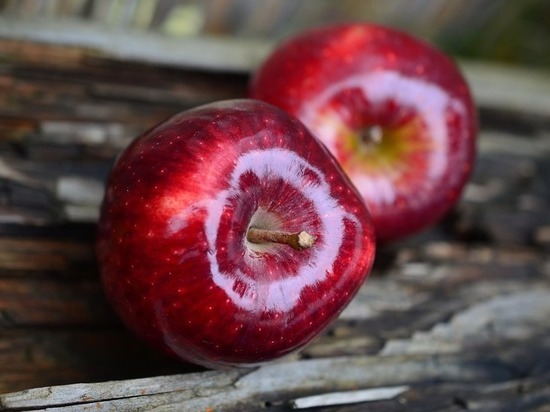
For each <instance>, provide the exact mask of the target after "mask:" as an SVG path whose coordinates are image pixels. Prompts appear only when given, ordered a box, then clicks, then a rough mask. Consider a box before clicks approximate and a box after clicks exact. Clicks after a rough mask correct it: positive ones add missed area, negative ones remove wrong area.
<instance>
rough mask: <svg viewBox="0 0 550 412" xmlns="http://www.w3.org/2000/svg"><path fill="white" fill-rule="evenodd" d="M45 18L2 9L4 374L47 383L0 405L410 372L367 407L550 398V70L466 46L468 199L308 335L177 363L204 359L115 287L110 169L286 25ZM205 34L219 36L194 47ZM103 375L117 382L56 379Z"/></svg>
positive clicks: (218, 398) (252, 394)
mask: <svg viewBox="0 0 550 412" xmlns="http://www.w3.org/2000/svg"><path fill="white" fill-rule="evenodd" d="M33 24H34V23H33ZM40 24H42V23H40ZM40 24H39V25H38V26H34V27H31V26H32V25H30V24H27V23H24V24H22V25H20V26H19V27H17V28H13V27H12V26H13V24H12V23H10V25H4V20H1V19H0V54H1V55H2V61H0V393H6V392H13V391H17V390H20V389H28V388H32V387H34V388H36V387H41V386H44V387H45V389H31V390H29V391H24V392H17V393H12V394H4V395H0V405H2V406H1V407H0V409H2V408H16V409H17V408H20V409H22V410H25V409H28V408H38V409H41V408H51V409H49V410H78V411H80V410H86V409H97V408H99V409H100V410H141V409H143V410H158V411H160V410H181V409H184V408H186V407H187V408H190V409H191V410H194V409H197V408H199V409H201V408H202V409H203V410H207V409H208V408H220V409H224V410H243V411H246V410H258V409H260V408H264V407H266V405H269V407H270V409H271V410H288V408H290V407H291V405H292V402H293V401H294V400H296V399H298V398H302V397H304V396H308V395H314V394H326V393H331V392H335V391H340V390H345V391H348V390H357V389H370V388H377V387H378V388H379V387H384V386H395V385H398V384H404V385H407V386H408V387H409V389H408V390H407V391H406V392H403V393H402V394H400V395H399V396H397V397H395V398H393V399H388V400H379V401H375V402H372V403H370V404H369V410H373V411H391V410H396V409H399V408H403V407H406V409H407V410H413V411H414V410H418V411H423V410H426V409H427V407H428V406H430V407H432V408H440V409H443V410H449V411H451V410H457V411H458V410H464V409H465V408H467V409H470V410H484V411H486V410H489V411H490V410H502V409H503V406H506V407H509V409H510V410H514V408H516V409H515V410H529V408H531V409H536V408H542V405H545V404H547V403H550V393H549V392H550V389H549V388H550V383H549V380H548V374H547V371H548V370H549V369H550V365H549V359H548V356H547V353H549V345H550V342H549V338H550V331H549V327H548V324H547V322H545V321H544V320H545V319H547V318H548V315H549V307H548V303H547V296H548V293H549V292H550V260H549V254H548V251H549V249H548V245H549V241H548V239H549V238H550V236H548V233H547V232H548V228H549V227H550V215H549V214H548V210H549V208H550V185H548V182H549V181H550V180H549V179H550V168H549V165H548V158H549V156H550V120H549V119H550V112H549V111H548V110H549V109H548V108H549V107H550V104H548V101H547V99H548V96H550V93H548V91H550V80H549V78H548V75H547V74H545V73H534V72H531V71H523V70H519V69H512V68H503V67H496V66H492V65H486V64H478V63H472V62H461V65H462V67H463V69H464V71H465V73H466V76H467V77H468V79H469V80H470V83H471V84H472V86H473V91H474V94H475V96H476V99H477V101H478V103H479V106H480V109H481V126H482V131H481V135H480V140H479V157H478V161H477V164H476V169H475V173H474V176H473V177H472V180H471V182H470V184H469V185H468V187H467V190H466V192H465V194H464V196H463V199H462V201H461V203H460V204H459V205H458V207H457V209H456V210H455V211H454V212H453V213H452V214H451V215H450V216H449V217H448V218H447V219H446V220H445V221H443V222H442V223H441V224H439V225H437V226H435V227H433V228H431V229H430V230H426V231H425V232H423V233H421V234H419V235H417V236H414V237H413V238H410V239H407V240H404V241H402V242H399V243H396V244H394V245H388V246H385V247H383V248H381V249H380V251H379V253H378V256H377V262H376V268H375V271H374V273H373V275H372V276H371V279H370V280H369V281H368V282H367V283H366V285H365V286H364V287H363V288H361V290H360V292H359V294H358V296H357V297H356V299H354V301H353V302H352V303H351V304H350V306H349V307H348V308H347V309H346V310H345V311H344V312H343V314H342V316H341V317H340V319H339V320H338V321H337V322H335V323H334V324H333V325H332V326H331V327H330V329H329V330H327V331H326V333H325V334H323V335H322V336H321V337H319V338H318V339H316V340H315V341H314V342H312V344H311V345H309V346H308V347H307V348H306V349H305V350H303V351H302V352H300V353H298V354H294V355H292V356H291V357H289V358H287V359H285V360H283V361H281V362H278V363H274V364H270V365H266V366H263V367H260V368H258V369H253V370H237V371H234V370H233V371H219V372H201V373H192V374H189V373H184V374H180V375H171V376H166V377H163V375H166V374H174V373H179V372H189V371H194V372H196V371H197V370H198V369H197V368H196V367H192V366H189V365H185V364H179V363H176V362H174V361H173V360H172V359H166V358H164V357H162V355H159V354H156V353H153V352H152V351H150V350H149V349H148V348H147V347H145V345H144V344H143V343H141V342H139V341H137V340H136V339H135V338H133V336H132V335H131V334H130V333H129V332H127V331H126V330H124V329H123V328H122V326H121V325H120V323H119V322H118V320H117V319H116V317H115V315H114V314H113V313H112V311H111V310H110V308H109V306H108V304H107V302H106V301H105V299H104V297H103V294H102V291H101V287H100V284H99V279H98V276H97V267H96V264H95V258H94V254H93V243H94V236H95V235H94V233H95V222H96V220H97V212H98V206H99V203H100V200H101V195H102V190H103V184H104V180H105V177H106V175H107V172H108V170H109V168H110V166H111V164H112V161H113V160H114V158H115V156H116V155H117V154H118V153H119V152H120V150H121V149H122V148H123V147H124V146H125V145H126V144H128V142H129V141H130V140H131V139H132V138H133V137H135V136H136V135H138V134H139V133H141V132H142V131H143V130H145V129H147V128H148V127H150V126H151V125H153V124H155V123H157V122H158V121H160V120H163V119H164V118H166V117H168V116H170V115H171V114H173V113H175V112H177V111H180V110H182V109H184V108H187V107H191V106H194V105H197V104H201V103H204V102H207V101H212V100H219V99H223V98H237V97H243V96H245V94H246V82H247V79H248V74H249V73H250V71H251V70H252V69H253V68H254V67H255V65H256V64H257V63H258V62H259V61H260V60H261V58H263V56H265V54H266V53H267V52H268V51H269V50H270V48H271V47H272V45H266V46H265V47H264V45H258V44H244V45H243V44H238V43H234V44H229V43H224V42H221V43H220V42H217V41H216V40H213V39H204V38H203V39H198V40H197V41H196V42H195V41H194V40H193V39H188V40H186V43H185V44H181V45H179V44H177V45H176V44H174V43H170V41H169V42H168V43H166V44H164V43H163V42H164V40H163V39H162V38H160V37H157V36H152V37H149V38H148V39H145V40H143V42H142V43H141V44H140V48H138V47H137V46H136V44H137V43H139V42H140V41H141V40H142V39H143V37H140V36H141V35H140V36H136V37H134V38H129V37H128V35H127V34H122V35H121V36H119V37H117V36H118V35H117V34H114V37H112V38H113V39H114V41H113V42H112V44H106V43H105V40H104V39H105V37H106V36H107V35H106V34H100V35H99V37H94V36H96V35H97V33H96V29H94V28H86V29H85V30H84V32H81V34H82V35H83V37H79V38H77V37H74V36H73V38H69V34H71V35H72V34H74V33H73V32H72V31H71V30H72V28H73V27H72V26H70V27H69V26H64V25H63V24H62V25H61V26H56V28H55V30H54V29H53V28H52V27H41V26H40ZM8 29H9V30H8ZM11 29H13V30H11ZM42 29H43V30H44V33H47V36H46V37H44V38H42V39H41V40H40V42H35V41H33V40H37V39H36V36H37V34H38V33H39V32H40V30H42ZM25 33H26V34H25ZM108 34H109V36H111V35H113V33H108ZM17 36H23V37H21V38H24V39H25V40H21V38H18V37H17ZM90 39H91V40H90ZM94 39H96V40H97V39H99V40H97V41H96V40H94ZM122 40H128V41H129V42H130V43H129V45H130V46H129V47H128V51H129V53H126V50H123V48H124V47H125V46H124V44H123V43H122ZM94 42H95V43H94ZM192 43H193V44H192ZM145 44H155V47H157V46H158V47H157V49H156V51H155V53H159V54H155V55H152V54H149V53H150V52H149V51H148V50H147V48H146V47H143V46H144V45H145ZM83 45H84V46H85V47H82V46H83ZM197 47H202V48H203V51H207V50H220V52H219V53H218V54H216V53H210V52H207V53H205V54H208V56H207V58H205V57H204V56H195V55H188V54H187V52H189V51H193V53H194V50H196V48H197ZM235 47H238V48H240V49H241V48H242V49H241V50H240V51H239V52H238V53H233V52H232V50H234V48H235ZM218 48H219V49H218ZM140 49H142V50H140ZM222 49H223V50H222ZM245 49H246V50H245ZM228 53H229V54H232V53H233V54H232V56H231V57H228V56H227V54H228ZM160 55H162V56H160ZM159 56H160V57H159ZM151 59H154V60H151ZM226 59H229V60H227V61H226ZM155 375H158V376H159V377H155V378H151V377H150V376H155ZM138 377H148V378H146V379H145V380H137V381H136V380H134V379H133V378H138ZM113 379H115V380H117V381H116V382H112V380H113ZM128 379H131V380H128ZM90 381H109V382H108V383H105V382H104V383H97V384H78V385H76V386H74V385H71V386H67V387H63V386H61V387H59V386H52V385H56V384H66V383H74V382H90ZM364 407H365V405H364V404H359V405H343V406H340V407H338V408H339V409H338V410H346V411H352V410H364ZM319 410H325V409H319ZM326 410H329V409H326ZM330 410H334V409H330ZM541 410H542V409H541Z"/></svg>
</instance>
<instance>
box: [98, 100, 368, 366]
mask: <svg viewBox="0 0 550 412" xmlns="http://www.w3.org/2000/svg"><path fill="white" fill-rule="evenodd" d="M374 253H375V235H374V227H373V224H372V221H371V218H370V216H369V213H368V211H367V209H366V208H365V205H364V203H363V202H362V200H361V197H360V196H359V194H358V193H357V191H356V190H355V188H354V187H353V185H351V184H350V182H349V180H348V178H347V177H346V175H345V174H344V173H343V172H342V170H341V169H340V167H339V166H338V164H337V162H336V161H335V160H334V158H333V157H332V156H331V155H330V153H329V152H328V151H327V149H326V148H325V147H324V146H323V145H321V144H320V143H319V142H318V141H317V139H315V138H314V137H312V136H311V134H310V133H309V132H308V131H307V129H306V128H305V127H304V126H303V125H302V124H301V123H300V122H299V121H298V120H296V119H295V118H294V117H292V116H290V115H288V114H287V113H285V112H284V111H282V110H280V109H278V108H276V107H274V106H271V105H269V104H267V103H263V102H259V101H253V100H247V99H242V100H233V101H224V102H218V103H213V104H209V105H205V106H201V107H198V108H195V109H192V110H189V111H186V112H182V113H180V114H177V115H175V116H174V117H172V118H171V119H169V120H167V121H166V122H164V123H162V124H160V125H158V126H156V127H154V128H153V129H151V130H150V131H148V132H146V133H145V134H144V135H142V136H141V137H139V138H137V139H136V140H135V141H133V142H132V143H131V145H130V146H129V147H128V148H127V149H126V150H125V151H124V152H123V153H122V154H121V156H120V157H119V159H118V160H117V162H116V164H115V166H114V168H113V170H112V172H111V174H110V177H109V180H108V183H107V189H106V193H105V198H104V201H103V205H102V209H101V216H100V222H99V234H98V243H97V254H98V261H99V264H100V272H101V277H102V282H103V285H104V288H105V291H106V294H107V297H108V298H109V300H110V301H111V303H112V304H113V307H114V308H115V310H116V312H117V313H118V314H119V315H120V317H121V319H122V320H123V322H124V323H125V324H126V325H127V326H128V327H129V328H130V329H131V330H133V331H134V332H135V333H136V334H137V335H139V336H140V337H141V338H142V339H144V340H145V341H147V342H148V343H149V344H151V345H152V346H154V347H156V348H159V349H160V350H162V351H164V352H166V353H169V354H172V355H174V356H176V357H178V358H180V359H182V360H185V361H190V362H193V363H196V364H200V365H204V366H206V367H223V366H233V365H253V364H258V363H261V362H266V361H269V360H273V359H276V358H278V357H281V356H283V355H286V354H288V353H290V352H293V351H295V350H297V349H300V348H302V347H303V346H304V345H306V344H307V343H308V342H309V341H310V340H311V339H312V338H313V337H315V336H316V335H317V334H318V333H320V332H321V331H322V330H323V329H324V328H325V327H326V326H327V325H328V324H329V323H330V322H331V321H332V320H334V319H335V318H336V317H337V316H338V314H339V313H340V312H341V311H342V310H343V309H344V307H345V306H346V305H347V304H348V303H349V302H350V300H351V299H352V297H353V296H354V295H355V294H356V292H357V290H358V288H359V287H360V286H361V284H362V283H363V281H364V280H365V278H366V276H367V275H368V273H369V272H370V269H371V267H372V263H373V259H374Z"/></svg>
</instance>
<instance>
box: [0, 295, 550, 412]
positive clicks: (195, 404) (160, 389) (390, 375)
mask: <svg viewBox="0 0 550 412" xmlns="http://www.w3.org/2000/svg"><path fill="white" fill-rule="evenodd" d="M549 292H550V287H548V288H546V289H541V290H537V291H528V292H524V293H519V294H514V295H511V296H501V297H498V298H495V299H493V300H490V301H488V302H484V303H480V304H478V305H474V306H472V307H470V308H469V309H468V311H466V312H464V313H462V314H457V315H456V316H455V317H454V318H453V319H452V320H451V321H450V322H448V323H444V324H440V325H436V326H435V327H434V328H432V331H431V332H430V334H431V336H432V337H433V336H435V339H426V335H424V342H425V343H426V344H427V345H424V346H423V347H422V348H421V350H418V341H419V338H418V336H415V337H413V338H412V339H410V340H408V341H407V340H406V341H401V342H397V344H398V345H394V344H393V343H394V342H393V341H389V342H388V344H387V346H386V349H384V350H383V351H382V352H381V353H380V354H379V355H378V356H357V355H356V356H348V357H340V358H339V357H333V358H328V359H316V360H313V359H312V360H301V361H290V362H279V363H274V364H270V365H266V366H262V367H260V368H258V369H255V370H246V369H240V370H228V371H220V372H203V373H199V374H186V375H176V376H166V377H158V378H148V379H138V380H131V381H121V382H105V383H99V384H78V385H68V386H60V387H49V388H41V389H31V390H28V391H24V392H20V393H15V394H7V395H2V396H1V397H0V405H1V407H3V408H5V409H25V408H51V407H57V408H56V409H54V410H59V411H62V410H63V411H65V410H66V411H69V410H78V408H82V406H83V405H86V404H91V405H90V406H93V407H94V408H97V410H115V409H116V410H141V409H143V408H148V409H154V408H159V407H164V406H167V405H169V406H170V407H173V408H178V409H180V410H181V409H184V410H185V408H188V409H189V410H205V409H206V408H208V407H210V408H229V407H233V408H234V407H236V406H238V405H239V404H241V405H242V406H243V407H244V405H247V407H248V408H250V407H254V406H255V407H258V408H259V407H261V406H262V402H264V403H265V402H266V400H263V399H265V398H263V397H265V396H268V397H269V398H270V402H274V401H275V402H288V401H289V400H290V399H291V398H292V396H293V394H295V393H315V392H319V391H326V390H327V389H330V390H331V391H336V390H338V391H341V390H351V389H355V388H369V387H380V386H384V385H389V384H391V385H398V384H420V383H422V382H430V381H440V382H441V381H442V382H460V383H464V382H470V383H487V382H491V381H495V380H496V381H510V380H514V379H518V378H520V377H521V375H522V374H524V373H525V370H526V369H528V368H529V363H531V367H532V366H533V365H535V364H536V361H537V360H536V359H535V357H537V356H538V355H537V354H538V353H543V352H544V351H547V350H549V349H550V333H549V332H550V325H548V324H547V322H546V319H547V318H548V316H549V315H550V301H549V300H548V293H549ZM541 309H542V310H541ZM495 325H502V326H497V327H495ZM507 325H509V326H510V328H507V327H506V326H507ZM532 340H535V341H536V344H533V343H530V341H532ZM494 342H498V345H497V348H498V349H499V351H498V352H496V351H495V352H492V353H490V352H487V348H490V347H491V346H492V345H494ZM445 343H450V344H451V345H445ZM514 344H515V345H514ZM521 344H523V345H526V346H529V347H530V349H531V350H533V349H534V348H536V349H537V350H536V351H535V350H533V351H532V353H531V355H530V356H529V355H528V354H521V349H520V348H519V347H518V346H517V345H521ZM428 345H429V347H428ZM514 346H515V347H514ZM388 347H389V348H391V349H390V350H389V351H388V350H387V348H388ZM398 348H401V349H398ZM493 349H495V348H493ZM539 351H543V352H539ZM543 362H544V361H543ZM545 364H546V367H548V366H550V359H547V360H546V362H545ZM274 395H276V396H277V398H276V399H273V397H274ZM262 398H263V399H262ZM73 404H78V406H70V405H73ZM64 405H68V406H65V407H63V406H64Z"/></svg>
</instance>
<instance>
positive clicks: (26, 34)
mask: <svg viewBox="0 0 550 412" xmlns="http://www.w3.org/2000/svg"><path fill="white" fill-rule="evenodd" d="M75 33H78V36H77V35H75ZM0 38H6V39H17V40H21V39H24V40H28V41H33V42H40V43H45V44H52V45H62V46H67V47H72V48H74V47H77V48H83V49H84V50H85V51H86V50H87V52H85V54H93V53H100V54H102V55H104V56H109V57H111V58H114V59H119V60H126V61H130V62H139V63H155V64H164V65H169V66H172V67H180V68H181V67H183V68H195V69H199V70H210V71H220V72H224V73H227V72H235V73H245V74H246V73H249V72H250V71H251V70H253V69H254V68H256V67H257V66H258V65H259V64H260V63H261V62H262V61H263V60H264V59H265V58H266V56H267V55H268V54H269V53H270V51H271V50H273V48H274V47H275V46H276V45H275V44H274V43H273V42H270V41H267V40H259V39H248V40H246V39H230V38H223V39H220V38H213V37H211V38H206V37H183V38H170V37H166V36H161V35H157V34H154V33H146V32H141V31H135V32H125V31H120V30H105V28H102V27H99V26H93V25H88V24H84V23H82V22H71V21H65V22H59V21H56V22H51V21H50V22H48V21H36V20H31V21H25V20H18V21H15V20H8V19H6V18H2V17H0ZM460 66H461V68H462V69H463V71H464V73H465V76H466V78H467V80H468V82H469V83H470V85H471V86H472V89H473V92H474V96H475V98H476V100H477V102H478V104H479V105H481V106H483V107H490V108H493V109H495V108H496V109H500V110H509V111H520V112H523V113H525V114H529V115H536V116H544V117H548V116H550V75H549V74H548V73H545V72H540V71H526V70H525V69H518V68H514V67H505V66H500V65H495V64H489V63H479V62H466V61H463V62H460Z"/></svg>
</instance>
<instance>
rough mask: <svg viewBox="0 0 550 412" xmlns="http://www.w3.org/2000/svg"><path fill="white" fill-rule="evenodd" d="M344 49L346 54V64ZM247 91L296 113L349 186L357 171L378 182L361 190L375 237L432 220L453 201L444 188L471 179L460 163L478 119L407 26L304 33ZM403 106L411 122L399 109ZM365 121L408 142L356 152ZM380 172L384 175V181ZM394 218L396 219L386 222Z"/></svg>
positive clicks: (468, 158) (444, 67)
mask: <svg viewBox="0 0 550 412" xmlns="http://www.w3.org/2000/svg"><path fill="white" fill-rule="evenodd" d="M329 51H330V52H329ZM347 56H353V57H354V59H353V61H352V62H351V61H350V63H349V64H348V63H346V62H347ZM288 60H292V61H293V66H294V68H293V69H292V70H288V66H287V63H286V62H287V61H288ZM306 68H307V70H306ZM313 73H316V75H315V76H313ZM275 79H276V81H275ZM312 79H313V80H314V83H311V80H312ZM306 81H307V84H306V83H305V82H306ZM348 91H353V93H351V92H350V93H348ZM346 93H347V94H349V96H347V97H345V96H344V94H346ZM250 96H251V97H253V98H258V99H262V100H265V101H267V102H270V103H273V104H276V105H277V106H279V107H281V108H283V109H284V110H287V111H288V112H289V113H291V114H294V115H296V116H297V117H298V118H299V119H300V120H302V121H303V122H304V123H305V124H306V126H308V128H309V129H310V130H312V131H313V133H314V134H315V135H316V136H317V137H318V138H320V139H321V140H322V141H323V143H324V144H325V145H326V146H327V148H328V149H329V150H330V151H331V152H332V153H333V154H334V155H335V156H336V158H337V159H338V160H339V161H340V162H341V164H342V165H343V166H344V169H345V170H346V171H347V173H348V174H349V175H350V177H351V178H352V182H353V183H354V184H355V185H356V186H360V184H358V182H357V181H356V177H357V176H362V178H364V179H369V178H370V177H369V176H370V175H374V178H373V179H375V180H377V179H378V181H376V182H374V183H372V184H370V186H376V187H378V188H381V190H382V191H381V192H380V193H376V194H375V195H374V196H375V197H372V198H371V197H370V196H371V195H372V194H373V192H372V191H371V190H367V191H364V192H362V193H363V195H364V199H365V202H367V204H368V206H369V209H371V211H373V212H374V213H373V218H374V220H375V224H376V225H377V228H378V232H379V234H380V239H381V241H391V240H393V239H396V238H399V237H402V236H405V235H408V234H411V233H413V232H415V231H417V230H419V229H421V228H423V227H425V226H427V225H429V224H431V223H433V222H435V221H436V220H438V219H439V218H440V217H442V215H443V214H444V213H445V212H446V211H447V210H448V209H449V208H450V207H451V206H452V205H450V204H449V201H448V200H447V198H446V196H445V194H444V193H445V191H446V188H447V187H448V186H452V187H453V190H456V191H458V192H460V191H461V190H462V188H463V186H464V183H465V182H466V180H467V178H468V176H469V173H470V171H463V169H462V167H461V164H463V163H469V164H471V163H472V161H473V156H474V152H475V138H476V133H477V121H476V114H475V108H474V104H473V101H472V98H471V94H470V91H469V88H468V85H467V83H466V82H465V80H464V78H463V77H462V76H461V74H460V72H459V70H458V69H457V67H456V66H455V64H454V63H453V62H452V60H451V59H449V58H448V57H447V56H445V55H444V54H443V53H441V52H440V51H438V50H436V49H434V48H433V47H431V46H430V45H429V44H427V43H425V42H423V41H422V40H420V39H416V38H414V37H412V36H409V35H407V34H406V33H401V32H399V31H396V30H393V29H391V28H387V27H383V26H377V25H373V24H367V23H351V24H339V25H334V26H327V27H323V28H319V29H314V30H310V31H306V32H304V33H302V34H299V35H297V36H295V37H293V38H290V39H288V40H287V41H285V42H284V43H282V44H281V45H280V47H278V48H276V49H275V51H274V52H273V53H272V54H271V55H270V56H269V57H268V58H267V60H266V61H265V62H264V63H263V64H262V65H261V66H260V67H259V69H258V70H257V71H256V73H255V74H254V76H253V78H252V80H251V87H250ZM335 96H337V97H338V98H335ZM359 97H360V98H359ZM335 103H337V104H336V105H335ZM411 110H412V111H414V112H415V113H416V114H415V116H416V117H417V119H418V120H415V121H412V120H407V115H406V113H405V114H400V112H402V111H405V112H406V111H411ZM449 113H450V114H449ZM399 118H400V119H401V120H399ZM397 120H399V121H397ZM399 122H403V123H402V124H401V123H399ZM373 124H377V125H379V126H381V127H382V128H383V129H385V130H387V129H391V130H390V131H389V132H390V134H393V135H394V139H393V140H394V141H397V140H400V141H407V142H409V141H414V140H415V139H416V142H414V146H415V147H414V148H413V147H408V148H406V147H400V148H399V150H396V151H392V150H389V151H386V150H383V151H380V150H378V152H379V153H380V152H385V153H383V156H378V154H377V153H373V155H372V156H363V157H361V156H356V154H357V152H359V151H360V150H362V149H364V148H361V147H360V146H359V145H356V144H350V142H353V141H354V140H357V139H356V138H355V137H354V135H355V136H357V135H360V134H361V131H360V129H361V128H364V127H367V126H369V125H373ZM350 136H351V137H350ZM385 137H386V135H385V136H383V139H382V140H387V139H385ZM420 140H422V141H423V142H420ZM428 142H430V143H429V144H428ZM419 143H422V144H419ZM392 145H393V143H392ZM404 149H406V150H404ZM388 155H389V156H388ZM354 156H355V157H356V159H355V160H354V159H353V157H354ZM377 159H378V160H377ZM394 160H397V161H394ZM373 163H374V164H373ZM359 164H361V165H363V166H360V167H359V166H358V165H359ZM350 165H352V166H350ZM352 168H354V169H357V170H355V171H352V170H351V169H352ZM361 169H362V170H361ZM380 176H391V180H389V181H387V184H386V183H383V182H381V181H380ZM426 182H429V183H426ZM367 185H368V184H367ZM388 185H391V186H394V187H393V188H391V189H390V188H389V187H388ZM393 194H395V196H394V195H393ZM401 198H406V199H407V202H406V207H405V208H403V207H401V208H398V207H396V208H394V207H393V206H392V205H395V204H397V203H396V202H398V201H399V199H401ZM457 198H458V197H457ZM392 199H393V203H392ZM378 200H380V201H381V202H383V203H382V204H377V201H378ZM396 216H403V218H402V219H401V218H400V219H397V220H399V223H397V222H396V223H395V224H389V223H388V222H389V221H391V220H396V219H395V217H396Z"/></svg>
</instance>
